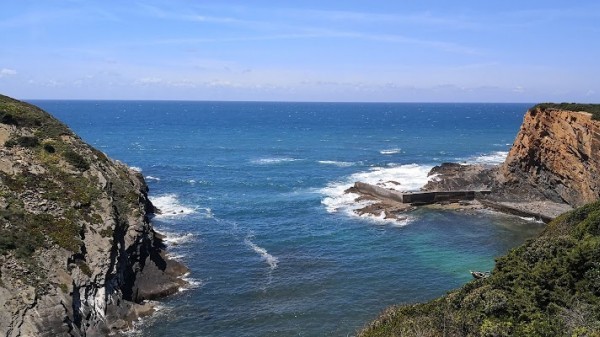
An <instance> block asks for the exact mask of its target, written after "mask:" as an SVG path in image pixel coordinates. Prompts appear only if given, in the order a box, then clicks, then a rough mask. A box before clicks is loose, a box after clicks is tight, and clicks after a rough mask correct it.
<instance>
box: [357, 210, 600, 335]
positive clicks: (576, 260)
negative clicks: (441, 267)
mask: <svg viewBox="0 0 600 337" xmlns="http://www.w3.org/2000/svg"><path fill="white" fill-rule="evenodd" d="M444 335H446V336H600V201H598V202H595V203H592V204H588V205H586V206H583V207H581V208H578V209H576V210H574V211H572V212H569V213H566V214H564V215H562V216H560V217H558V218H557V219H555V220H554V221H553V222H551V223H550V224H549V225H548V227H547V228H546V229H545V231H544V232H543V233H542V234H541V235H540V237H538V238H537V239H534V240H530V241H528V242H527V243H525V244H524V245H522V246H520V247H518V248H516V249H513V250H512V251H511V252H509V253H508V254H507V255H506V256H504V257H501V258H499V259H497V261H496V267H495V269H494V271H493V273H492V275H491V276H490V277H489V278H487V279H484V280H475V281H472V282H470V283H468V284H466V285H465V286H463V287H462V288H460V289H458V290H455V291H452V292H450V293H448V294H447V295H446V296H444V297H442V298H439V299H436V300H434V301H431V302H428V303H423V304H416V305H409V306H399V307H394V308H390V309H388V310H387V311H385V312H384V313H382V314H381V316H380V317H379V318H378V319H377V320H375V321H374V322H373V323H371V324H369V325H368V326H366V327H365V328H364V329H363V330H362V331H361V333H360V336H363V337H367V336H369V337H371V336H444Z"/></svg>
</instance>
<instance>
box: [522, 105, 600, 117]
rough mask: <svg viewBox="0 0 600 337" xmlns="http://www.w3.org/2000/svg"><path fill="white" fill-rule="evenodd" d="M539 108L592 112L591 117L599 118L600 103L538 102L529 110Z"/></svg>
mask: <svg viewBox="0 0 600 337" xmlns="http://www.w3.org/2000/svg"><path fill="white" fill-rule="evenodd" d="M533 109H539V110H542V111H544V110H547V109H558V110H568V111H584V112H589V113H591V114H592V118H593V119H595V120H600V104H580V103H540V104H537V105H535V106H533V107H532V108H531V109H530V110H533Z"/></svg>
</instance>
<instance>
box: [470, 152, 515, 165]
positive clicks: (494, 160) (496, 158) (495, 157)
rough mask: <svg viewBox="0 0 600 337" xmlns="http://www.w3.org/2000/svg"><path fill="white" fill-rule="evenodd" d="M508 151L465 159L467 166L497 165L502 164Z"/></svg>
mask: <svg viewBox="0 0 600 337" xmlns="http://www.w3.org/2000/svg"><path fill="white" fill-rule="evenodd" d="M507 156H508V151H494V152H490V153H485V154H481V155H478V156H473V157H469V158H467V160H466V162H467V163H468V164H486V165H499V164H502V163H504V161H505V160H506V157H507Z"/></svg>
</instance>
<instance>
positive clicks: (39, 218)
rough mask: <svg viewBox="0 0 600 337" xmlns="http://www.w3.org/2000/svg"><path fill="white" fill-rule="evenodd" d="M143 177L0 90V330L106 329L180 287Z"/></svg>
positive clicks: (77, 332) (57, 332)
mask: <svg viewBox="0 0 600 337" xmlns="http://www.w3.org/2000/svg"><path fill="white" fill-rule="evenodd" d="M147 192H148V187H147V186H146V184H145V182H144V179H143V177H142V176H141V175H140V174H139V173H138V172H135V171H133V170H131V169H129V168H128V167H127V166H125V165H124V164H121V163H119V162H118V161H114V160H111V159H110V158H108V157H106V156H105V155H104V154H103V153H101V152H99V151H97V150H95V149H94V148H92V147H90V146H89V145H87V144H85V143H84V142H83V141H82V140H81V139H80V138H79V137H77V136H76V135H75V134H73V133H72V132H71V131H70V130H69V129H68V128H67V127H66V126H65V125H63V124H62V123H60V122H59V121H57V120H56V119H54V118H53V117H51V116H50V115H48V114H47V113H45V112H44V111H42V110H41V109H39V108H37V107H35V106H32V105H29V104H26V103H23V102H19V101H16V100H13V99H11V98H8V97H6V96H1V95H0V335H2V336H105V335H107V334H109V333H111V332H112V331H116V330H121V329H124V328H127V327H128V326H130V324H131V322H132V320H134V319H136V318H137V317H139V316H140V315H144V314H147V313H149V312H151V311H152V307H151V305H149V304H147V303H144V301H145V300H148V299H153V298H157V297H160V296H164V295H168V294H171V293H174V292H176V291H177V290H178V289H179V288H180V287H181V286H182V285H183V284H184V283H185V282H184V281H182V280H181V279H180V276H181V275H183V274H184V273H185V272H187V269H186V268H185V267H184V266H183V265H181V264H180V263H178V262H176V261H171V260H169V259H168V258H166V257H165V254H164V248H165V247H164V245H163V244H162V242H161V239H160V237H159V235H157V234H156V233H155V232H154V230H153V228H152V226H151V224H150V222H149V214H151V213H152V211H153V206H152V204H151V203H150V201H149V200H148V197H147Z"/></svg>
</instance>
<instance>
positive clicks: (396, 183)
mask: <svg viewBox="0 0 600 337" xmlns="http://www.w3.org/2000/svg"><path fill="white" fill-rule="evenodd" d="M431 168H432V166H428V165H418V164H409V165H397V166H391V167H375V168H372V169H370V170H369V171H365V172H358V173H354V174H352V175H350V176H348V177H346V178H344V179H343V180H340V181H334V182H331V183H329V184H327V186H326V187H324V188H322V189H321V190H320V193H321V194H322V195H323V196H324V198H323V200H321V204H323V205H324V206H325V208H326V210H327V212H329V213H338V212H341V213H344V214H347V215H350V216H360V215H358V214H357V213H356V212H355V211H356V210H358V209H360V208H363V207H365V206H368V205H369V204H372V203H373V201H368V200H364V201H356V199H357V198H358V197H359V195H358V194H355V193H346V190H347V189H348V188H350V187H352V186H354V183H355V182H357V181H361V182H364V183H368V184H372V185H377V186H380V187H383V188H387V189H393V190H396V191H402V192H408V191H417V190H419V189H420V188H421V187H422V186H423V185H425V184H427V182H428V181H429V180H430V179H432V177H428V176H427V174H428V173H429V171H430V170H431ZM361 217H365V218H373V216H370V215H363V216H361ZM375 218H377V217H375ZM372 220H377V221H381V220H385V221H386V222H387V221H388V220H390V221H398V220H394V219H372ZM400 222H401V221H400Z"/></svg>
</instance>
